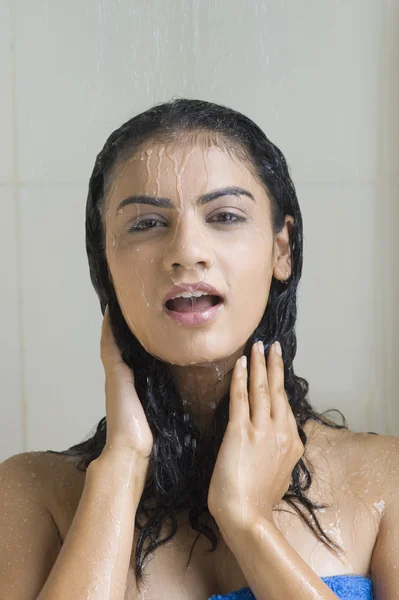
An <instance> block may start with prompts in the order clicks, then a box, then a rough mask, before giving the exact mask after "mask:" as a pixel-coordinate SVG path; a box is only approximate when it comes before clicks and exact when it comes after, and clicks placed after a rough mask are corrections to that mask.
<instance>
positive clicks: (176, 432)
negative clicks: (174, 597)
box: [61, 99, 347, 581]
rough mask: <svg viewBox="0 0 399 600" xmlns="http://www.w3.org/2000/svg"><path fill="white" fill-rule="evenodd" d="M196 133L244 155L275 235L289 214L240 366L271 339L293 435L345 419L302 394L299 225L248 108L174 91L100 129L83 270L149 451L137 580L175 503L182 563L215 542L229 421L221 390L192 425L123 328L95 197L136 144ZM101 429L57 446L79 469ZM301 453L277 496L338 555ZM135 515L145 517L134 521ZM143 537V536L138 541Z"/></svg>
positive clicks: (166, 379) (271, 150) (280, 167)
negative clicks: (284, 253)
mask: <svg viewBox="0 0 399 600" xmlns="http://www.w3.org/2000/svg"><path fill="white" fill-rule="evenodd" d="M197 134H199V135H205V136H208V137H209V138H210V139H213V140H214V141H215V143H216V144H218V145H219V146H220V145H223V146H224V147H225V148H226V149H228V150H229V151H231V152H233V153H235V155H236V156H239V157H241V158H242V159H243V160H246V161H247V162H248V164H249V165H250V167H251V168H252V170H253V173H254V174H255V175H256V176H257V177H258V179H259V181H260V182H261V183H262V185H263V186H264V188H265V190H266V192H267V194H268V196H269V198H270V201H271V220H272V227H273V232H274V234H276V233H278V232H279V231H281V229H282V228H283V226H284V224H285V215H291V216H292V217H294V223H293V227H292V230H291V232H290V249H291V262H292V265H291V266H292V273H291V275H290V277H289V279H288V280H287V281H286V282H281V281H279V280H277V279H275V278H273V279H272V283H271V287H270V293H269V299H268V303H267V306H266V310H265V312H264V314H263V316H262V319H261V321H260V323H259V325H258V326H257V328H256V329H255V331H254V332H253V333H252V335H251V337H250V338H249V339H248V340H247V343H246V346H245V349H244V353H245V355H246V356H247V359H248V365H249V368H250V360H249V356H250V352H251V348H252V345H253V344H254V343H255V341H258V340H262V341H263V343H264V345H265V354H266V355H267V353H268V351H269V349H270V347H271V345H272V344H273V343H274V342H275V341H276V340H279V341H280V343H281V346H282V349H283V357H284V378H285V390H286V393H287V396H288V399H289V402H290V406H291V409H292V412H293V414H294V416H295V419H296V423H297V427H298V433H299V436H300V438H301V440H302V443H303V444H304V445H305V446H306V442H307V436H306V435H305V432H304V430H303V426H304V424H305V423H306V421H308V420H309V419H312V420H314V421H318V422H319V423H323V424H325V425H327V426H329V427H333V428H336V429H347V424H346V420H345V417H344V416H343V415H342V413H340V414H341V416H342V419H343V423H344V424H343V425H338V424H336V423H334V422H333V421H330V420H329V419H327V418H325V417H324V416H323V415H324V414H325V413H318V412H316V411H315V410H314V409H313V408H312V406H311V405H310V403H309V401H308V391H309V385H308V382H307V381H306V380H305V379H303V378H301V377H298V375H295V373H294V368H293V360H294V358H295V354H296V347H297V342H296V334H295V322H296V314H297V303H296V295H297V288H298V284H299V281H300V278H301V273H302V260H303V228H302V216H301V211H300V208H299V204H298V199H297V195H296V191H295V187H294V184H293V182H292V181H291V178H290V175H289V172H288V167H287V163H286V160H285V158H284V156H283V154H282V153H281V151H280V150H279V149H278V148H277V147H276V146H275V145H274V144H273V143H272V142H271V141H270V140H269V139H268V138H267V137H266V135H265V134H264V133H263V131H262V130H261V129H260V128H259V127H258V126H257V125H256V124H255V123H254V122H253V121H252V120H251V119H249V118H248V117H246V116H244V115H243V114H241V113H239V112H237V111H235V110H232V109H230V108H228V107H225V106H220V105H218V104H214V103H211V102H205V101H202V100H192V99H173V100H171V101H169V102H166V103H162V104H158V105H155V106H153V107H152V108H150V109H149V110H147V111H145V112H143V113H141V114H139V115H137V116H135V117H133V118H132V119H130V120H129V121H127V122H126V123H124V124H123V125H121V126H120V127H119V128H118V129H117V130H116V131H114V132H113V133H112V134H111V135H110V136H109V138H108V139H107V141H106V143H105V145H104V147H103V149H102V150H101V152H100V153H99V154H98V156H97V158H96V161H95V164H94V169H93V173H92V175H91V177H90V182H89V190H88V196H87V206H86V250H87V256H88V260H89V266H90V277H91V281H92V283H93V286H94V289H95V290H96V293H97V295H98V297H99V300H100V304H101V311H102V313H103V314H104V311H105V308H106V305H107V304H108V306H109V312H110V318H111V325H112V330H113V333H114V336H115V340H116V343H117V345H118V347H119V349H120V351H121V354H122V357H123V359H124V361H125V362H126V364H127V365H128V366H129V367H130V368H131V369H132V370H133V372H134V376H135V387H136V390H137V393H138V396H139V398H140V401H141V403H142V405H143V408H144V411H145V414H146V417H147V420H148V423H149V426H150V428H151V431H152V433H153V436H154V445H153V449H152V452H151V455H150V469H149V472H150V473H151V477H149V478H148V481H147V483H146V485H145V487H144V490H143V493H142V496H141V499H140V503H139V506H138V509H137V513H136V516H135V527H136V528H137V529H138V531H140V536H139V539H138V543H137V549H136V558H135V575H136V580H137V581H141V580H142V578H143V576H145V573H144V570H143V562H144V560H145V559H146V557H147V555H148V554H149V553H150V552H153V551H154V550H155V549H156V548H157V547H158V546H159V545H161V544H164V543H165V542H167V541H168V540H169V539H171V538H172V537H173V536H174V535H175V533H176V531H177V520H176V517H177V514H178V513H180V512H182V511H188V514H189V520H190V524H191V527H192V528H193V529H194V530H196V531H198V535H197V536H196V539H195V541H194V543H193V546H192V548H191V552H190V556H189V558H188V562H187V566H188V564H189V562H190V559H191V554H192V551H193V548H194V545H195V543H196V542H197V540H198V537H199V535H200V534H201V533H202V534H204V535H205V536H206V537H208V538H209V540H210V541H211V543H212V548H211V551H214V550H215V549H216V546H217V536H216V535H215V532H214V530H213V528H212V527H216V528H217V524H216V522H215V521H214V519H212V516H211V514H210V513H209V510H208V508H207V494H208V489H209V484H210V479H211V476H212V472H213V468H214V465H215V462H216V458H217V454H218V450H219V448H220V445H221V443H222V439H223V435H224V432H225V429H226V427H227V423H228V418H229V414H228V413H229V394H226V395H225V396H224V397H223V398H222V399H221V401H220V402H219V404H218V405H217V408H216V409H215V412H214V415H213V421H212V425H211V426H210V427H209V428H208V429H207V430H206V431H200V430H199V428H198V426H197V424H196V423H195V419H194V418H193V417H192V415H191V413H190V412H189V411H188V410H187V408H186V407H185V406H184V404H183V402H182V398H181V396H180V394H179V391H178V389H177V387H176V385H175V383H174V381H173V379H172V377H171V373H170V369H169V365H168V364H167V363H165V362H163V361H161V360H158V359H156V358H154V357H153V356H152V355H150V354H149V353H147V352H146V350H144V348H143V347H142V345H141V344H140V342H139V340H138V339H137V338H136V337H135V336H134V335H133V333H132V332H131V331H130V329H129V327H128V325H127V323H126V321H125V319H124V317H123V315H122V312H121V309H120V306H119V304H118V301H117V297H116V294H115V290H114V287H113V284H112V278H111V274H110V272H109V269H108V264H107V260H106V254H105V232H104V219H103V214H104V205H105V202H106V200H107V190H108V186H109V184H110V183H112V175H113V173H114V169H115V168H116V167H117V166H118V165H121V164H123V161H124V160H127V159H128V158H130V157H132V156H133V155H134V154H135V153H137V152H138V151H139V150H140V147H142V146H143V145H144V144H145V143H148V142H151V141H165V142H171V141H177V142H178V141H179V140H183V141H184V140H187V139H188V138H189V137H190V136H196V135H197ZM326 412H328V411H326ZM337 412H339V411H337ZM106 428H107V423H106V417H104V418H102V419H101V420H100V422H99V423H98V425H97V429H96V431H95V433H94V435H92V437H90V438H89V439H87V440H85V441H83V442H81V443H79V444H76V445H74V446H72V447H71V448H69V449H68V450H65V451H64V452H62V453H61V454H67V455H75V456H78V457H79V462H78V463H77V468H78V469H79V470H81V471H85V470H86V469H87V467H88V465H89V464H90V463H91V461H92V460H94V459H96V458H97V457H98V456H99V455H100V454H101V452H102V450H103V448H104V446H105V441H106ZM306 462H307V464H305V461H304V459H303V458H301V459H300V460H299V461H298V463H297V464H296V465H295V468H294V469H293V471H292V475H291V483H290V487H289V489H288V491H287V493H286V494H285V496H284V498H283V499H284V500H285V501H286V502H287V503H288V504H289V505H290V506H291V507H292V508H293V509H294V510H295V511H296V513H297V514H298V515H299V516H300V518H301V519H303V521H304V522H305V523H306V524H307V525H308V527H309V528H310V529H311V531H312V532H313V533H314V535H315V536H316V537H317V538H318V539H319V540H320V541H321V542H323V543H324V544H325V545H326V546H327V547H329V548H330V550H331V551H332V552H333V553H334V554H336V555H338V551H342V549H341V547H340V546H339V545H338V544H336V543H335V542H334V541H333V540H332V539H330V538H329V537H328V535H327V534H326V533H325V532H324V531H323V529H322V527H321V526H320V524H319V521H318V519H317V516H316V514H315V510H317V509H320V508H325V507H326V506H327V505H325V504H316V503H314V502H312V501H311V500H309V498H307V496H306V492H307V490H308V489H309V488H310V486H311V482H312V475H314V470H313V468H312V465H311V464H310V463H309V461H308V460H307V461H306ZM142 517H144V521H145V522H144V524H141V523H140V520H141V518H142ZM167 519H170V520H171V523H172V531H171V533H170V535H168V536H166V537H164V538H163V539H159V538H160V533H161V527H162V524H163V523H164V522H165V521H166V520H167ZM210 525H211V526H210ZM147 539H148V544H147V547H146V548H144V543H145V541H146V540H147Z"/></svg>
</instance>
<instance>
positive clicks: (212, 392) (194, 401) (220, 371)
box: [170, 348, 243, 431]
mask: <svg viewBox="0 0 399 600" xmlns="http://www.w3.org/2000/svg"><path fill="white" fill-rule="evenodd" d="M242 350H243V349H242V348H240V349H239V350H238V351H237V352H236V353H235V354H234V355H232V356H230V357H228V358H226V359H222V360H220V361H215V362H212V363H204V364H201V365H190V366H187V367H182V366H180V365H171V366H170V370H171V373H172V377H173V379H174V381H175V384H176V386H177V388H178V390H179V392H180V394H181V397H182V401H183V405H184V406H185V408H186V410H187V411H188V412H190V413H191V414H192V416H193V418H194V421H195V423H196V424H197V426H198V427H199V429H200V430H201V431H203V430H204V428H205V427H207V425H208V424H209V423H210V422H211V420H212V418H213V414H214V412H215V409H216V407H217V405H218V404H219V402H220V400H221V399H222V398H223V397H224V396H225V395H226V394H227V393H228V392H229V390H230V385H231V379H232V376H233V370H234V366H235V363H236V361H237V359H238V358H239V357H240V356H241V354H242Z"/></svg>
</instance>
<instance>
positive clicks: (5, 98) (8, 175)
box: [0, 0, 14, 184]
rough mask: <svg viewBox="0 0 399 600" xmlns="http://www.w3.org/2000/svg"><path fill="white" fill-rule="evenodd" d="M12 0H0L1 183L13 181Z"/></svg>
mask: <svg viewBox="0 0 399 600" xmlns="http://www.w3.org/2000/svg"><path fill="white" fill-rule="evenodd" d="M10 7H11V2H9V1H8V0H0V81H1V94H0V131H1V136H0V183H9V184H11V183H12V182H13V152H14V144H13V142H14V140H13V117H14V115H13V85H12V84H13V48H12V45H13V41H14V40H13V31H12V13H11V8H10Z"/></svg>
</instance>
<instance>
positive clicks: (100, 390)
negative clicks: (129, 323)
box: [21, 185, 105, 450]
mask: <svg viewBox="0 0 399 600" xmlns="http://www.w3.org/2000/svg"><path fill="white" fill-rule="evenodd" d="M86 193H87V189H86V188H85V187H83V186H72V185H71V186H47V187H40V186H39V187H38V186H36V187H34V188H32V187H25V188H23V189H22V191H21V205H22V226H21V237H22V239H21V245H22V257H23V272H22V277H23V279H22V281H23V286H22V289H23V297H24V304H23V325H24V348H25V374H26V399H27V404H28V437H27V446H28V450H42V449H44V450H47V449H52V450H62V449H66V448H67V447H70V446H71V445H73V444H75V443H78V442H80V441H82V440H83V438H84V437H85V436H86V435H87V434H88V433H89V431H90V430H91V429H92V428H93V427H94V426H95V425H97V423H98V421H99V420H100V419H101V418H102V417H103V416H105V397H104V376H103V367H102V363H101V359H100V335H101V323H102V315H101V310H100V304H99V302H98V300H97V296H96V294H95V292H94V290H93V288H92V286H91V281H90V276H89V269H88V263H87V258H86V250H85V231H84V225H85V205H86Z"/></svg>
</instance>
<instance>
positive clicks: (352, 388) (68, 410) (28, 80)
mask: <svg viewBox="0 0 399 600" xmlns="http://www.w3.org/2000/svg"><path fill="white" fill-rule="evenodd" d="M398 28H399V2H398V1H397V0H349V1H346V2H344V1H343V0H302V1H301V2H298V1H297V0H267V1H265V0H264V1H259V2H253V1H251V0H247V1H244V2H243V1H242V0H202V1H201V0H158V1H156V0H119V1H113V2H110V1H109V0H108V1H107V0H83V1H82V0H68V1H66V0H53V1H52V2H48V1H47V2H46V1H44V0H35V2H31V1H30V0H0V81H1V94H0V131H1V135H0V203H1V204H0V206H1V221H0V227H1V229H0V269H1V299H0V301H1V306H0V326H1V344H0V353H1V354H0V376H1V397H0V409H1V418H0V461H1V460H4V459H5V458H6V457H8V456H10V455H12V454H16V453H19V452H24V451H30V450H46V449H54V450H61V449H66V448H67V447H69V446H71V445H72V444H75V443H77V442H79V441H81V440H83V439H84V438H85V437H86V436H87V435H88V434H89V433H90V432H91V431H92V429H93V428H94V427H95V426H96V424H97V422H98V421H99V420H100V419H101V418H102V417H103V416H104V414H105V397H104V371H103V366H102V363H101V360H100V334H101V323H102V315H101V311H100V306H99V302H98V300H97V297H96V295H95V292H94V290H93V288H92V286H91V282H90V278H89V270H88V264H87V258H86V252H85V239H84V236H85V233H84V222H85V204H86V194H87V186H88V181H89V177H90V174H91V171H92V168H93V165H94V161H95V157H96V155H97V153H98V152H99V151H100V149H101V148H102V146H103V143H104V142H105V139H106V137H107V136H108V135H109V134H110V133H111V131H113V130H114V129H115V128H117V127H118V126H119V125H120V124H121V123H123V122H124V121H125V120H127V119H129V118H130V117H132V116H133V115H135V114H138V113H139V112H142V111H143V110H146V109H147V108H149V107H150V106H152V105H153V104H154V103H158V102H161V101H165V100H169V99H171V98H173V97H175V96H179V97H189V98H200V99H204V100H209V101H213V102H217V103H221V104H225V105H228V106H230V107H232V108H234V109H237V110H240V111H241V112H243V113H245V114H246V115H248V116H249V117H250V118H252V119H253V120H254V121H255V122H257V123H258V124H259V125H260V127H261V128H262V129H263V130H264V131H265V133H266V135H267V136H268V137H269V138H270V139H271V140H272V141H273V142H274V143H275V144H276V145H277V146H278V147H279V148H280V149H281V150H282V152H283V153H284V154H285V156H286V158H287V161H288V164H289V167H290V172H291V176H292V178H293V181H294V183H295V186H296V189H297V193H298V197H299V202H300V205H301V209H302V213H303V219H304V235H305V254H304V268H303V278H302V283H301V285H300V288H299V296H298V303H299V310H298V323H297V336H298V351H297V357H296V360H295V363H294V366H295V371H296V373H297V374H298V375H300V376H302V377H305V378H306V379H307V380H308V381H309V383H310V399H311V401H312V403H313V404H314V406H315V407H316V408H317V409H319V410H326V409H328V408H337V409H339V410H341V411H342V412H343V413H344V415H345V417H346V419H347V422H348V425H349V427H350V428H351V429H352V430H354V431H374V432H377V433H382V434H388V435H395V436H397V435H399V411H398V409H397V407H398V403H399V355H398V347H397V344H398V339H399V310H398V308H397V301H398V298H399V264H398V263H399V236H398V234H397V232H398V223H399V201H398V200H399V198H398V183H399V170H398V158H399V152H398V150H399V147H398V146H399V70H398V64H399V35H398ZM333 415H334V413H333ZM336 416H337V418H338V419H339V415H336ZM338 422H340V421H338Z"/></svg>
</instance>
